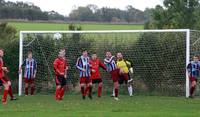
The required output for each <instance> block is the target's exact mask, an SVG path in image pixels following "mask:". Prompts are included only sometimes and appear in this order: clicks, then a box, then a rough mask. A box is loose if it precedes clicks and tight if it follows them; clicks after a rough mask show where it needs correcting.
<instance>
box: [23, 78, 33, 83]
mask: <svg viewBox="0 0 200 117" xmlns="http://www.w3.org/2000/svg"><path fill="white" fill-rule="evenodd" d="M34 81H35V79H33V78H30V79H28V78H24V82H25V83H34Z"/></svg>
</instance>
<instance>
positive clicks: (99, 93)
mask: <svg viewBox="0 0 200 117" xmlns="http://www.w3.org/2000/svg"><path fill="white" fill-rule="evenodd" d="M101 93H102V87H98V97H101Z"/></svg>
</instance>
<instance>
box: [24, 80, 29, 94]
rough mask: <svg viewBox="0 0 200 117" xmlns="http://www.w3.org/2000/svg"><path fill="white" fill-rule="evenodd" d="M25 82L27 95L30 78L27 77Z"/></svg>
mask: <svg viewBox="0 0 200 117" xmlns="http://www.w3.org/2000/svg"><path fill="white" fill-rule="evenodd" d="M24 82H25V96H28V87H29V79H28V78H25V79H24Z"/></svg>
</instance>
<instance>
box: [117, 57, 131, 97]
mask: <svg viewBox="0 0 200 117" xmlns="http://www.w3.org/2000/svg"><path fill="white" fill-rule="evenodd" d="M117 67H118V68H119V69H120V77H119V84H123V83H125V84H126V85H127V87H128V92H129V96H133V86H132V84H131V82H132V81H133V79H131V78H130V73H131V74H132V73H133V64H132V63H131V62H130V61H127V60H125V59H124V58H123V55H122V53H117Z"/></svg>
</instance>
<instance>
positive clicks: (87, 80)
mask: <svg viewBox="0 0 200 117" xmlns="http://www.w3.org/2000/svg"><path fill="white" fill-rule="evenodd" d="M91 82H92V80H91V78H89V77H81V78H80V84H89V83H91Z"/></svg>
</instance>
